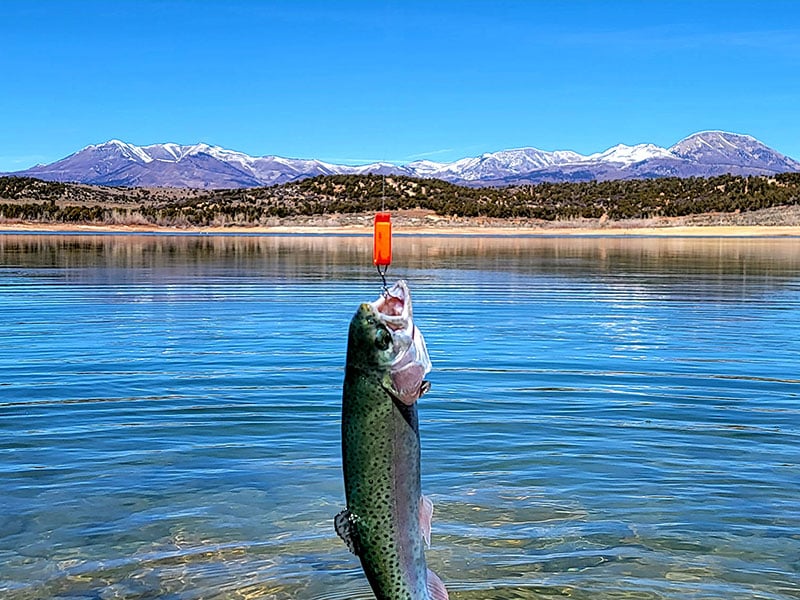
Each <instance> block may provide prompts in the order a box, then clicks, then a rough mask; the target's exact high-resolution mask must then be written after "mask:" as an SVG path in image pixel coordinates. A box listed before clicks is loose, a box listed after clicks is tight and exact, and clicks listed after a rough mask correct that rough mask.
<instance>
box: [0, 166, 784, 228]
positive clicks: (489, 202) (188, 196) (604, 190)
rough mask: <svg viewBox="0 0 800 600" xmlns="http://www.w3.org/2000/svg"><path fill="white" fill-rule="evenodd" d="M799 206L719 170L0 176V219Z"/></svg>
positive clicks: (537, 214) (203, 221)
mask: <svg viewBox="0 0 800 600" xmlns="http://www.w3.org/2000/svg"><path fill="white" fill-rule="evenodd" d="M798 204H800V174H799V173H784V174H779V175H774V176H747V177H743V176H736V175H722V176H718V177H711V178H697V177H692V178H686V179H681V178H672V177H670V178H661V179H644V180H629V181H626V180H616V181H605V182H594V181H593V182H585V183H540V184H537V185H515V186H506V187H498V188H474V187H467V186H458V185H455V184H452V183H448V182H445V181H441V180H438V179H418V178H410V177H404V176H390V177H385V178H384V177H380V176H377V175H332V176H320V177H315V178H312V179H306V180H302V181H299V182H295V183H289V184H283V185H279V186H271V187H263V188H252V189H230V190H214V191H205V190H174V189H146V188H116V187H114V188H112V187H98V186H86V185H77V184H64V183H53V182H44V181H41V180H37V179H33V178H20V177H3V178H0V221H4V222H14V221H17V222H19V221H27V222H34V223H99V224H142V225H146V224H149V225H163V226H169V227H208V226H223V227H224V226H230V225H238V226H264V225H274V224H276V223H278V222H279V221H280V220H281V219H287V218H296V217H326V216H330V215H364V214H371V213H374V212H375V211H377V210H381V208H382V207H383V208H385V209H386V210H389V211H408V210H418V211H421V212H422V213H423V214H429V215H432V216H438V217H442V218H444V217H456V218H492V219H504V220H516V221H519V220H532V221H543V222H553V221H565V220H573V219H597V220H603V221H606V220H613V221H623V220H629V219H652V218H656V217H684V216H689V215H697V214H704V213H723V214H726V213H727V214H731V213H746V212H750V211H757V210H762V209H770V208H775V207H786V206H796V205H798Z"/></svg>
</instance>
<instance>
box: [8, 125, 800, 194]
mask: <svg viewBox="0 0 800 600" xmlns="http://www.w3.org/2000/svg"><path fill="white" fill-rule="evenodd" d="M787 171H800V162H797V161H796V160H794V159H791V158H789V157H786V156H784V155H782V154H780V153H779V152H776V151H775V150H772V149H771V148H769V147H767V146H766V145H764V144H763V143H761V142H760V141H758V140H757V139H755V138H754V137H751V136H749V135H740V134H735V133H727V132H724V131H703V132H700V133H696V134H693V135H690V136H689V137H687V138H685V139H683V140H681V141H680V142H678V143H677V144H675V145H674V146H672V147H670V148H662V147H660V146H656V145H654V144H637V145H634V146H627V145H625V144H619V145H616V146H613V147H612V148H609V149H608V150H605V151H604V152H598V153H595V154H589V155H582V154H578V153H577V152H572V151H569V150H557V151H555V152H548V151H544V150H539V149H537V148H518V149H514V150H503V151H500V152H491V153H486V154H482V155H480V156H477V157H473V158H462V159H460V160H457V161H455V162H451V163H438V162H433V161H428V160H422V161H415V162H412V163H409V164H407V165H394V164H390V163H373V164H368V165H359V166H349V165H337V164H332V163H326V162H322V161H319V160H314V159H292V158H282V157H280V156H262V157H253V156H249V155H247V154H244V153H242V152H236V151H233V150H226V149H225V148H221V147H219V146H211V145H208V144H194V145H187V146H182V145H179V144H173V143H168V144H152V145H149V146H135V145H133V144H128V143H125V142H122V141H120V140H111V141H109V142H105V143H104V144H97V145H91V146H87V147H86V148H83V149H82V150H80V151H78V152H76V153H75V154H71V155H70V156H67V157H66V158H63V159H61V160H59V161H56V162H54V163H51V164H49V165H37V166H35V167H32V168H30V169H27V170H25V171H19V172H17V173H13V174H14V175H27V176H30V177H38V178H40V179H46V180H52V181H73V182H79V183H89V184H98V185H112V186H139V187H193V188H241V187H258V186H265V185H275V184H281V183H287V182H291V181H297V180H300V179H304V178H308V177H314V176H317V175H336V174H356V175H361V174H367V173H374V174H384V175H409V176H412V177H432V178H437V179H443V180H446V181H451V182H453V183H460V184H466V185H473V186H475V185H477V186H480V185H505V184H516V183H537V182H542V181H589V180H595V179H596V180H607V179H645V178H653V177H667V176H676V177H691V176H700V177H708V176H713V175H721V174H724V173H732V174H736V175H765V174H773V173H781V172H787Z"/></svg>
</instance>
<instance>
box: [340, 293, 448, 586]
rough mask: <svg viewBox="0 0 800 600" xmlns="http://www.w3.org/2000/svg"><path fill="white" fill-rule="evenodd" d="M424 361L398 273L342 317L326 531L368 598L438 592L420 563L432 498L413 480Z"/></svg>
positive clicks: (421, 343) (424, 352) (436, 582)
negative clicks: (338, 446)
mask: <svg viewBox="0 0 800 600" xmlns="http://www.w3.org/2000/svg"><path fill="white" fill-rule="evenodd" d="M430 369H431V362H430V358H429V356H428V350H427V348H426V347H425V340H424V338H423V337H422V333H420V331H419V329H417V327H416V326H415V325H414V322H413V319H412V313H411V295H410V293H409V291H408V286H407V285H406V283H405V282H404V281H398V282H397V283H396V284H394V286H392V288H391V289H389V290H386V292H385V293H384V294H383V295H382V296H381V297H380V298H378V300H376V301H375V302H372V303H364V304H362V305H361V306H360V307H359V308H358V310H357V311H356V314H355V316H354V317H353V319H352V321H351V322H350V331H349V335H348V339H347V363H346V366H345V376H344V386H343V393H342V467H343V471H344V488H345V496H346V499H347V508H345V510H343V511H342V512H340V513H339V514H338V515H337V516H336V518H335V519H334V524H335V528H336V532H337V533H338V534H339V536H340V537H341V538H342V539H343V540H344V541H345V543H346V544H347V546H348V548H349V549H350V551H351V552H353V554H355V555H356V556H358V558H359V559H360V561H361V566H362V568H363V569H364V573H365V575H366V576H367V580H368V581H369V584H370V586H371V587H372V591H373V592H374V593H375V597H376V598H377V599H378V600H447V599H448V595H447V590H446V589H445V587H444V584H443V583H442V580H441V579H439V577H437V576H436V574H435V573H433V571H431V570H429V569H428V568H427V566H426V563H425V553H424V546H423V544H426V545H428V546H429V545H430V531H431V517H432V515H433V504H432V503H431V501H430V500H429V499H428V498H427V497H425V496H423V495H422V492H421V486H420V443H419V421H418V418H417V406H416V402H417V400H418V399H419V397H420V396H421V395H422V394H423V393H425V392H426V391H427V390H428V389H429V388H430V385H429V383H428V382H427V381H424V380H423V377H424V376H425V375H426V374H427V373H428V372H429V371H430Z"/></svg>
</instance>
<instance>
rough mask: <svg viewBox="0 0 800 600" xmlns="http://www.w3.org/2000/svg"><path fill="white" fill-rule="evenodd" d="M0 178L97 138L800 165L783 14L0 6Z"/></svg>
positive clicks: (114, 3)
mask: <svg viewBox="0 0 800 600" xmlns="http://www.w3.org/2000/svg"><path fill="white" fill-rule="evenodd" d="M0 15H2V27H0V29H1V30H2V35H0V74H2V75H0V81H2V83H0V171H6V170H16V169H22V168H26V167H29V166H32V165H33V164H34V163H37V162H51V161H53V160H56V159H58V158H61V157H63V156H66V155H68V154H70V153H72V152H74V151H76V150H78V149H80V148H82V147H83V146H86V145H88V144H92V143H100V142H103V141H106V140H109V139H112V138H118V139H122V140H125V141H128V142H131V143H134V144H140V145H144V144H151V143H156V142H167V141H172V142H178V143H182V144H191V143H196V142H200V141H203V142H207V143H210V144H216V145H220V146H223V147H226V148H230V149H233V150H240V151H243V152H247V153H249V154H252V155H266V154H278V155H281V156H288V157H298V158H311V157H314V158H320V159H323V160H328V161H334V162H347V163H362V162H369V161H373V160H388V161H395V162H409V161H412V160H416V159H419V158H429V159H431V160H437V161H450V160H455V159H458V158H462V157H465V156H474V155H477V154H480V153H481V152H488V151H495V150H501V149H506V148H514V147H521V146H535V147H538V148H541V149H544V150H556V149H569V150H575V151H578V152H582V153H591V152H597V151H601V150H604V149H606V148H608V147H610V146H612V145H614V144H617V143H626V144H635V143H640V142H653V143H656V144H659V145H661V146H669V145H671V144H673V143H674V142H676V141H678V140H679V139H681V138H683V137H685V136H686V135H689V134H691V133H694V132H696V131H699V130H703V129H723V130H727V131H733V132H737V133H746V134H750V135H753V136H755V137H757V138H759V139H760V140H762V141H763V142H765V143H766V144H768V145H770V146H772V147H773V148H775V149H777V150H778V151H780V152H783V153H784V154H788V155H789V156H792V157H794V158H798V159H800V2H796V1H785V2H778V1H769V0H764V1H761V2H757V1H755V0H754V1H752V2H738V1H735V0H725V1H723V0H719V1H711V0H708V1H703V2H700V1H695V0H691V1H688V0H687V1H681V2H677V1H668V0H665V1H661V2H655V1H640V2H635V1H633V0H631V1H611V0H604V1H599V0H597V1H575V2H571V1H566V0H565V1H547V2H545V1H517V2H503V1H488V0H487V1H485V2H483V1H474V2H455V1H453V2H450V1H447V0H436V1H425V2H416V1H411V0H408V1H382V0H374V1H371V2H366V1H365V2H346V1H342V2H333V1H320V2H312V1H307V2H304V1H302V0H294V1H291V0H287V1H263V2H258V1H255V0H250V1H245V0H238V1H237V0H232V1H226V2H223V1H212V0H205V1H204V0H194V1H192V0H170V1H166V0H165V1H155V0H136V1H125V0H106V1H103V2H98V1H93V0H84V1H77V0H50V1H47V0H38V1H37V0H0Z"/></svg>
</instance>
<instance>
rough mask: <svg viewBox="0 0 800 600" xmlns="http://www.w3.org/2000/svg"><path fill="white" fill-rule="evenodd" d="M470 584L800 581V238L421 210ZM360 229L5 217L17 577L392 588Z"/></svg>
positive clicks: (3, 378)
mask: <svg viewBox="0 0 800 600" xmlns="http://www.w3.org/2000/svg"><path fill="white" fill-rule="evenodd" d="M394 250H395V252H394V254H395V265H394V266H393V267H392V269H391V270H390V275H391V276H394V277H404V278H406V279H407V280H408V281H409V284H410V286H411V289H412V292H413V294H414V300H415V316H416V321H417V324H418V326H419V327H420V329H421V330H422V331H423V333H424V334H425V337H426V340H427V342H428V348H429V350H430V353H431V358H432V360H433V364H434V370H433V372H432V373H431V374H430V376H429V378H430V380H431V382H432V390H431V391H430V392H429V393H428V394H427V395H426V396H425V397H424V398H423V399H422V401H421V402H420V420H421V425H420V428H421V437H422V444H423V460H422V469H423V489H424V491H425V492H426V493H427V494H428V495H429V496H430V497H431V498H432V499H433V501H434V503H435V504H436V511H435V514H434V523H433V540H432V547H431V549H430V550H429V551H428V562H429V564H430V566H431V567H432V568H433V569H434V570H435V571H437V572H438V573H439V575H440V576H441V577H442V579H443V580H444V581H445V582H446V584H447V586H448V588H449V590H450V597H451V598H452V599H453V600H489V599H497V600H509V599H536V598H562V597H570V598H578V599H587V600H588V599H592V600H598V599H601V600H602V599H662V598H663V599H667V598H675V599H678V598H680V599H712V598H714V599H717V598H718V599H725V600H738V599H741V600H744V599H752V598H762V599H769V600H779V599H789V598H798V597H800V576H799V575H798V573H800V239H766V240H757V239H726V240H719V239H639V238H632V239H622V238H574V239H563V238H544V239H491V238H474V237H472V238H470V237H460V238H447V239H444V238H423V237H397V238H396V239H395V249H394ZM370 261H371V240H369V239H368V238H359V237H222V236H218V237H209V236H205V237H192V236H147V235H141V236H78V235H73V236H70V235H0V316H1V318H2V328H0V597H2V598H3V599H4V600H29V599H37V600H39V599H55V598H57V599H60V600H67V599H69V600H78V599H80V600H87V599H101V600H108V599H130V600H132V599H137V600H143V599H156V598H164V599H168V600H184V599H201V598H202V599H218V600H222V599H270V600H290V599H292V600H346V599H353V600H356V599H361V600H367V599H369V598H372V596H371V593H370V591H369V588H368V586H367V584H366V581H365V579H364V578H363V575H362V573H361V571H360V568H359V565H358V562H357V560H356V559H355V557H353V556H352V555H350V554H349V553H348V552H347V550H346V548H345V546H344V544H343V543H342V542H341V541H340V540H339V539H338V538H337V537H336V536H335V534H334V531H333V527H332V519H333V516H334V515H335V514H336V513H337V512H338V511H339V510H340V509H341V508H342V507H343V502H344V500H343V497H344V494H343V486H342V481H341V473H340V450H339V417H340V415H339V409H340V394H341V381H342V377H343V361H344V352H345V345H346V337H345V336H346V331H347V325H348V322H349V320H350V317H351V316H352V314H353V312H354V311H355V309H356V307H357V306H358V304H359V303H360V302H361V301H364V300H372V299H374V298H375V297H376V296H377V294H378V292H379V289H380V285H379V279H378V277H377V275H376V274H375V272H374V270H373V268H372V267H371V262H370Z"/></svg>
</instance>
